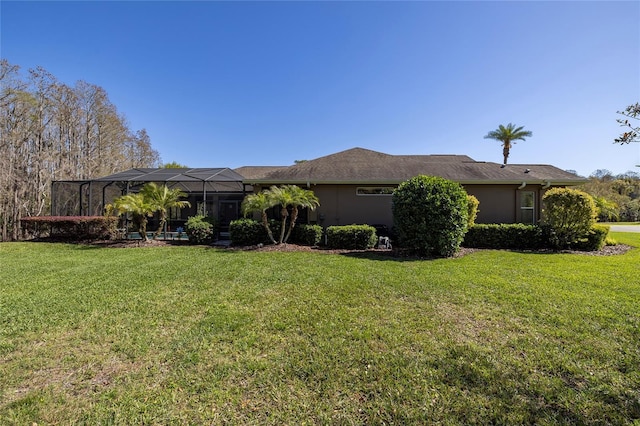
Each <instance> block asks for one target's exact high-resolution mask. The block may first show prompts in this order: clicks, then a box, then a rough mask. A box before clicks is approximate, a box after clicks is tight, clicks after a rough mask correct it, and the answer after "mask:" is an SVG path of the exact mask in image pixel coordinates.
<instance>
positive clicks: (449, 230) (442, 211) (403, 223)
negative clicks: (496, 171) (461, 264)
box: [392, 175, 468, 257]
mask: <svg viewBox="0 0 640 426" xmlns="http://www.w3.org/2000/svg"><path fill="white" fill-rule="evenodd" d="M392 210H393V221H394V224H395V229H396V232H397V233H398V238H399V241H398V242H399V245H400V246H401V247H404V248H407V249H409V250H412V251H414V252H415V253H416V254H418V255H421V256H436V257H449V256H452V255H453V254H454V253H455V252H456V251H457V250H458V248H459V247H460V243H461V242H462V239H463V237H464V234H465V232H466V231H467V221H468V201H467V193H466V191H465V190H464V189H463V188H462V186H461V185H460V184H458V183H456V182H453V181H450V180H447V179H443V178H440V177H434V176H424V175H421V176H416V177H414V178H411V179H409V180H408V181H405V182H403V183H401V184H400V185H399V186H398V189H396V190H395V191H394V193H393V206H392Z"/></svg>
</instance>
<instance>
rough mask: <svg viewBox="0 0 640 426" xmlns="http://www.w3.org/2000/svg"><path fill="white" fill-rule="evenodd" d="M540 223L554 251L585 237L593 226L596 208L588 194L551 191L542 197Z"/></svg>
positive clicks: (570, 191) (565, 190) (571, 190)
mask: <svg viewBox="0 0 640 426" xmlns="http://www.w3.org/2000/svg"><path fill="white" fill-rule="evenodd" d="M542 203H543V210H542V223H543V226H545V227H547V229H548V230H549V241H550V243H551V244H552V246H553V247H554V248H556V249H561V248H566V247H569V246H570V245H571V243H573V242H575V241H577V240H578V239H579V238H582V237H584V236H585V235H587V233H588V232H589V231H590V230H591V227H592V226H593V225H594V224H595V221H596V215H597V209H596V205H595V203H594V201H593V198H592V197H591V195H589V194H587V193H586V192H583V191H580V190H577V189H570V188H553V189H550V190H549V191H547V192H546V193H545V194H544V196H543V197H542Z"/></svg>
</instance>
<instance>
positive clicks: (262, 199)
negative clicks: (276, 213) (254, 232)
mask: <svg viewBox="0 0 640 426" xmlns="http://www.w3.org/2000/svg"><path fill="white" fill-rule="evenodd" d="M274 202H275V201H274V200H273V198H271V197H270V196H269V192H268V191H262V192H259V193H257V194H249V195H247V196H246V197H244V200H242V205H241V206H240V208H241V209H242V214H243V215H244V216H247V215H248V214H249V213H253V212H260V216H261V218H262V226H264V229H265V230H266V231H267V235H268V236H269V240H271V242H272V243H273V244H276V240H275V239H274V238H273V232H271V228H270V227H269V220H268V219H267V210H268V209H270V208H271V207H273V206H274V205H275V204H274Z"/></svg>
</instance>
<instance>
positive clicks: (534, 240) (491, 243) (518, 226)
mask: <svg viewBox="0 0 640 426" xmlns="http://www.w3.org/2000/svg"><path fill="white" fill-rule="evenodd" d="M462 246H463V247H468V248H489V249H516V250H518V249H540V248H545V247H546V246H548V243H547V242H546V237H545V236H544V232H543V230H542V228H540V227H539V226H536V225H525V224H524V223H501V224H476V225H473V226H472V227H470V228H469V230H468V231H467V233H466V234H465V236H464V241H463V242H462Z"/></svg>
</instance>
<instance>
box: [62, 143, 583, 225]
mask: <svg viewBox="0 0 640 426" xmlns="http://www.w3.org/2000/svg"><path fill="white" fill-rule="evenodd" d="M420 174H423V175H432V176H440V177H443V178H446V179H450V180H453V181H455V182H458V183H460V184H462V186H463V187H464V188H465V190H466V191H467V192H468V193H469V194H471V195H474V196H475V197H476V198H478V200H479V201H480V206H479V209H480V211H479V213H478V217H477V220H476V222H477V223H516V222H522V223H535V222H536V221H538V220H539V218H540V214H541V203H540V201H541V199H542V196H543V195H544V192H545V191H546V190H547V189H549V188H552V187H557V186H573V185H580V184H582V183H585V182H586V181H587V180H586V179H584V178H581V177H579V176H576V175H574V174H572V173H569V172H566V171H563V170H561V169H558V168H557V167H554V166H550V165H542V164H509V165H502V164H498V163H490V162H484V161H475V160H473V159H472V158H470V157H468V156H466V155H390V154H385V153H382V152H377V151H372V150H368V149H364V148H352V149H348V150H346V151H341V152H337V153H335V154H330V155H327V156H324V157H320V158H316V159H314V160H309V161H304V162H300V163H298V164H295V165H293V166H245V167H240V168H237V169H234V170H231V169H229V168H198V169H131V170H128V171H125V172H121V173H117V174H114V175H110V176H105V177H102V178H98V179H91V180H86V181H58V182H54V185H53V187H52V209H51V211H52V215H76V214H80V215H89V214H101V212H102V211H103V209H104V206H105V205H106V204H107V203H111V202H112V201H113V199H114V198H115V197H117V196H119V195H122V194H126V193H129V192H137V191H138V190H139V188H140V187H142V185H144V184H145V183H147V182H156V183H158V184H164V185H167V186H168V187H170V188H179V189H181V190H182V191H184V192H185V193H187V195H188V201H189V202H190V203H191V208H189V209H184V210H176V211H173V212H170V215H169V226H170V227H173V228H175V227H177V226H182V225H183V224H184V221H185V220H186V219H187V217H189V216H193V215H195V214H198V213H202V212H204V213H206V214H208V215H212V216H214V217H216V218H218V219H219V220H220V223H221V225H222V227H223V231H224V228H225V227H226V226H228V224H229V222H230V221H231V220H234V219H236V218H238V217H240V204H241V202H242V200H243V199H244V197H245V196H246V195H247V194H249V193H254V192H259V191H261V190H262V189H266V188H268V187H270V186H272V185H283V184H293V185H298V186H301V187H304V188H307V189H310V190H312V191H313V192H314V193H315V195H316V196H317V197H318V198H319V200H320V206H319V207H318V208H317V209H316V210H315V211H312V212H311V211H303V212H301V216H300V217H299V219H298V221H299V223H314V224H319V225H322V226H325V227H326V226H331V225H348V224H353V223H367V224H371V225H384V226H386V227H388V228H390V227H391V226H392V225H393V216H392V212H391V200H392V197H391V194H392V192H393V190H394V189H395V188H396V187H397V186H398V185H399V184H400V183H402V182H404V181H405V180H407V179H410V178H412V177H414V176H417V175H420ZM272 213H273V214H274V215H275V213H276V212H272ZM150 226H151V227H152V226H153V224H150Z"/></svg>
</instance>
